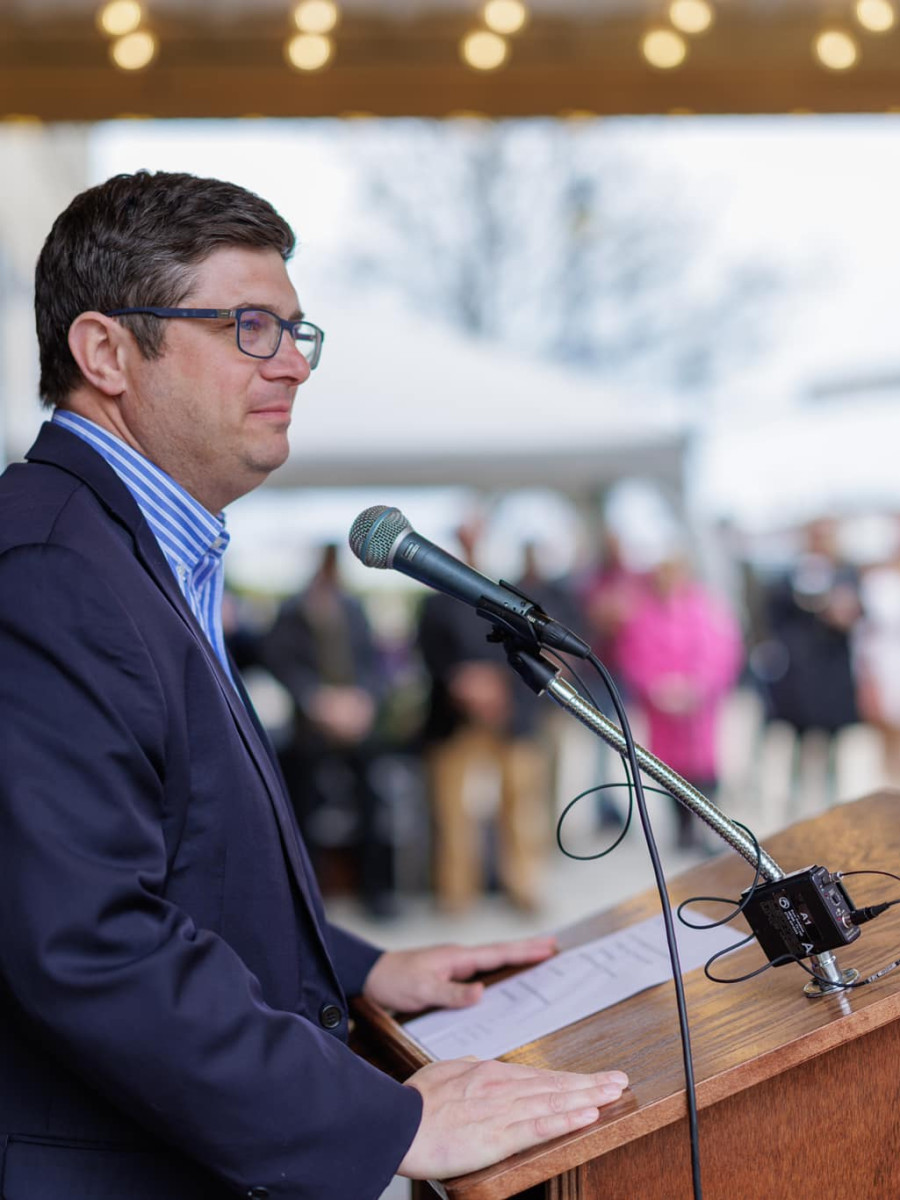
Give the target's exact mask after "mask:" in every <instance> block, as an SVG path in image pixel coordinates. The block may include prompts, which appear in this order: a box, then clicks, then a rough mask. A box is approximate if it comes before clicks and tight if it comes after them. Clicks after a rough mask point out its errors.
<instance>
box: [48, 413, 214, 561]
mask: <svg viewBox="0 0 900 1200" xmlns="http://www.w3.org/2000/svg"><path fill="white" fill-rule="evenodd" d="M51 420H52V421H53V423H54V424H56V425H60V426H62V428H64V429H68V430H69V431H70V432H71V433H74V434H75V435H76V436H78V437H80V438H81V439H82V440H83V441H85V442H87V443H88V444H89V445H90V446H92V447H93V449H94V450H96V451H97V453H98V454H99V455H100V456H101V457H102V458H103V459H104V460H105V461H106V462H107V463H108V464H109V466H110V467H112V469H113V470H114V471H115V472H116V474H117V475H118V476H119V478H120V479H121V480H122V482H123V483H124V484H125V486H126V487H127V488H128V490H129V491H130V492H131V494H132V496H133V497H134V499H135V502H136V503H137V505H138V507H139V508H140V510H141V512H142V513H143V515H144V518H145V519H146V521H147V523H148V525H149V526H150V528H151V529H152V530H153V533H154V535H155V537H156V539H157V541H158V542H159V544H160V547H161V548H162V551H163V553H164V554H165V556H166V558H167V559H168V560H169V561H170V562H171V563H173V564H175V565H176V566H182V567H184V568H186V570H187V572H188V573H189V574H192V573H193V572H194V571H195V570H196V569H197V567H198V566H199V565H200V564H201V563H202V562H203V561H204V560H206V559H212V560H216V559H219V558H221V557H222V555H223V554H224V553H225V550H226V548H227V546H228V541H229V534H228V531H227V530H226V528H225V514H224V513H219V514H218V515H213V514H212V513H210V512H209V511H208V510H207V509H205V508H204V507H203V505H202V504H201V503H200V502H199V500H196V499H194V497H193V496H192V495H191V494H190V493H189V492H187V491H185V489H184V488H183V487H182V486H181V484H179V483H176V482H175V480H174V479H173V478H172V477H171V475H167V474H166V472H165V471H163V470H161V468H160V467H158V466H156V464H155V463H152V462H151V461H150V460H149V459H148V458H146V457H145V456H144V455H143V454H140V453H139V452H138V451H137V450H134V449H133V448H132V447H131V446H129V445H128V444H127V443H126V442H123V441H122V440H121V438H118V437H116V436H115V434H112V433H110V432H109V430H107V429H104V428H102V427H101V426H100V425H97V424H96V423H95V422H94V421H90V420H88V418H87V417H82V416H81V415H79V414H78V413H73V412H69V411H68V410H61V409H56V410H55V412H54V413H53V416H52V418H51Z"/></svg>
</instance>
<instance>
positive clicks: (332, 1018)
mask: <svg viewBox="0 0 900 1200" xmlns="http://www.w3.org/2000/svg"><path fill="white" fill-rule="evenodd" d="M343 1019H344V1014H343V1013H342V1012H341V1010H340V1009H339V1008H338V1006H337V1005H336V1004H323V1005H322V1007H321V1008H320V1009H319V1024H320V1025H321V1026H322V1028H323V1029H337V1027H338V1025H340V1023H341V1021H343Z"/></svg>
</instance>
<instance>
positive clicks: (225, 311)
mask: <svg viewBox="0 0 900 1200" xmlns="http://www.w3.org/2000/svg"><path fill="white" fill-rule="evenodd" d="M255 312H258V313H265V314H266V316H268V317H272V319H273V320H275V321H277V322H278V324H279V325H280V326H281V329H280V331H279V334H278V341H277V342H276V343H275V349H274V350H273V351H272V352H271V354H254V353H253V352H252V351H250V350H245V349H244V347H243V346H242V345H241V317H242V316H243V315H244V313H255ZM140 313H144V314H146V315H147V316H151V317H191V318H193V317H196V318H199V319H200V320H213V321H225V320H233V321H234V336H235V341H236V342H237V348H238V350H240V352H241V354H246V355H247V357H248V358H262V359H266V358H274V357H275V355H276V354H277V353H278V349H279V347H280V346H281V339H282V337H283V336H284V332H285V330H287V331H288V333H290V335H291V338H292V339H293V341H294V344H295V345H296V343H297V339H298V338H301V337H304V336H306V337H309V336H310V335H311V337H312V343H313V345H312V352H311V353H310V354H304V353H303V351H302V350H300V353H301V354H303V357H304V358H305V359H306V361H307V363H308V364H309V369H310V370H311V371H314V370H315V369H316V367H317V366H318V365H319V359H320V358H321V357H322V343H323V342H324V341H325V331H324V330H323V329H320V328H319V326H318V325H314V324H313V323H312V321H306V320H300V321H291V320H288V319H287V318H285V317H279V315H278V313H273V312H272V311H271V310H270V309H268V308H160V307H152V306H146V307H144V308H113V309H111V310H110V311H109V312H107V313H104V314H103V315H104V316H105V317H128V316H131V315H132V314H140ZM298 349H299V347H298Z"/></svg>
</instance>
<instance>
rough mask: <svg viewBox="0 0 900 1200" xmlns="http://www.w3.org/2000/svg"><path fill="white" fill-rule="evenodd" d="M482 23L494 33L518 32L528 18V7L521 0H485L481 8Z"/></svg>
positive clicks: (507, 33)
mask: <svg viewBox="0 0 900 1200" xmlns="http://www.w3.org/2000/svg"><path fill="white" fill-rule="evenodd" d="M482 16H483V17H484V23H485V25H487V27H488V29H491V30H493V32H494V33H499V34H505V35H507V36H509V34H511V33H518V32H519V30H520V29H521V28H522V26H523V25H524V24H525V22H526V21H527V20H528V9H527V8H526V7H525V5H524V4H523V3H522V0H487V3H486V4H485V6H484V8H483V9H482Z"/></svg>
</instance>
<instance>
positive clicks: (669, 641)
mask: <svg viewBox="0 0 900 1200" xmlns="http://www.w3.org/2000/svg"><path fill="white" fill-rule="evenodd" d="M647 582H648V587H647V588H646V589H645V590H644V591H643V592H642V593H641V594H640V597H639V600H638V602H637V604H636V606H635V608H634V609H633V611H632V612H631V614H630V616H629V618H628V619H627V620H626V622H625V624H624V626H623V629H622V631H621V641H620V647H619V663H620V670H621V672H622V675H623V677H624V679H625V682H626V685H627V687H628V691H629V694H630V696H631V699H632V701H633V702H634V703H635V704H636V705H638V706H639V707H640V709H641V710H642V712H643V713H644V715H645V717H646V720H647V724H648V734H647V741H648V746H647V748H648V749H649V750H650V751H651V753H653V754H655V755H656V756H657V757H658V758H661V759H662V760H663V761H664V762H666V763H667V764H668V765H669V766H670V767H672V768H673V769H674V770H676V771H677V772H678V773H679V775H682V776H683V777H684V778H685V779H687V781H688V782H689V783H691V784H693V785H694V787H696V788H697V789H698V790H699V791H700V792H702V793H703V794H704V795H705V796H707V797H709V798H710V799H711V798H712V796H713V794H714V793H715V791H716V788H717V785H718V776H719V761H718V749H717V726H718V719H719V715H720V711H721V707H722V702H723V700H724V699H725V697H726V696H727V695H728V693H729V691H730V690H731V688H732V686H733V685H734V683H735V680H736V678H737V675H738V671H739V669H740V664H741V659H742V655H743V648H742V642H741V634H740V628H739V626H738V623H737V621H736V619H735V618H734V617H733V616H732V614H731V613H730V612H729V610H728V609H727V608H726V606H725V605H724V604H722V603H721V602H720V601H719V600H717V599H716V598H715V597H714V596H713V595H712V594H711V593H710V592H709V591H708V590H707V589H706V588H705V587H704V586H703V585H702V584H700V583H699V582H698V581H697V580H696V579H695V578H693V576H692V573H691V569H690V567H689V565H688V562H687V560H686V558H685V556H684V554H683V553H682V551H681V550H680V548H671V547H670V548H669V549H667V550H664V551H661V552H660V556H659V558H658V560H657V561H656V562H655V564H654V565H653V566H652V567H651V569H650V570H649V572H648V576H647ZM674 803H675V807H676V810H677V820H678V845H679V847H681V848H689V847H692V846H696V845H698V844H700V842H699V838H698V836H697V831H698V823H697V822H696V819H695V818H694V817H693V816H692V814H691V813H690V812H689V811H688V810H687V809H686V808H684V807H683V806H682V805H681V804H678V803H677V802H674Z"/></svg>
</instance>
